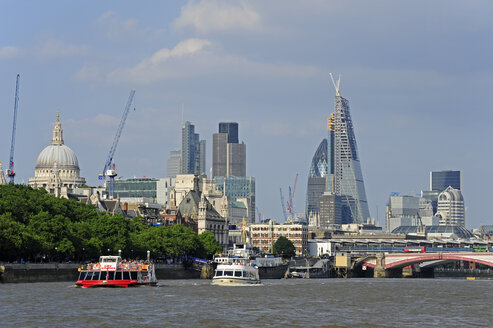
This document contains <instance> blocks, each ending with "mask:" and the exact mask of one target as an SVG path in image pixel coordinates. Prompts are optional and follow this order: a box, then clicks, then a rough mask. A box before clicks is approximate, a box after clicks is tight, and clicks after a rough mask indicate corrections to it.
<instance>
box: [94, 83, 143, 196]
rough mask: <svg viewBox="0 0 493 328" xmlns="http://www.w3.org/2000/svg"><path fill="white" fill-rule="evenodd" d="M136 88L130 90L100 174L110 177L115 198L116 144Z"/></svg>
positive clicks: (102, 177) (111, 190)
mask: <svg viewBox="0 0 493 328" xmlns="http://www.w3.org/2000/svg"><path fill="white" fill-rule="evenodd" d="M134 95H135V90H132V91H130V95H129V96H128V100H127V104H126V105H125V109H124V110H123V115H122V119H121V121H120V125H119V126H118V129H117V130H116V135H115V139H114V140H113V144H112V145H111V148H110V152H109V154H108V159H107V160H106V164H104V169H103V173H102V174H100V175H99V179H100V180H103V179H104V178H105V177H109V178H110V188H109V189H110V197H111V198H113V193H114V187H115V177H116V176H117V174H116V168H115V164H114V163H113V156H114V155H115V151H116V146H118V141H119V140H120V136H121V135H122V130H123V126H124V125H125V122H126V120H127V116H128V111H129V110H130V105H131V104H132V101H133V99H134Z"/></svg>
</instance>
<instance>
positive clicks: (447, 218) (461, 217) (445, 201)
mask: <svg viewBox="0 0 493 328" xmlns="http://www.w3.org/2000/svg"><path fill="white" fill-rule="evenodd" d="M436 215H437V216H438V217H439V218H440V225H454V226H461V227H464V226H465V225H466V214H465V209H464V197H462V193H461V192H460V190H459V189H455V188H453V187H450V186H448V187H447V188H446V189H445V190H444V191H442V192H441V193H440V195H438V209H437V214H436Z"/></svg>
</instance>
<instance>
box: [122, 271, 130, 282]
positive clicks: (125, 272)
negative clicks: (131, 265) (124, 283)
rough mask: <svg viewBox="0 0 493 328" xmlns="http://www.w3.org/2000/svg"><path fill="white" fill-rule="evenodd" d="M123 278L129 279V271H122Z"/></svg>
mask: <svg viewBox="0 0 493 328" xmlns="http://www.w3.org/2000/svg"><path fill="white" fill-rule="evenodd" d="M123 280H130V272H128V271H123Z"/></svg>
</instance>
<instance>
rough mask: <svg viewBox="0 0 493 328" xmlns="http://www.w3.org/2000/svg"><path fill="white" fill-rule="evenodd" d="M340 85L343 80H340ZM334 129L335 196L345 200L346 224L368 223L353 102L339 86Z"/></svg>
mask: <svg viewBox="0 0 493 328" xmlns="http://www.w3.org/2000/svg"><path fill="white" fill-rule="evenodd" d="M339 81H340V80H339ZM333 128H334V148H333V156H334V182H333V186H334V193H335V194H336V195H340V196H341V201H342V204H343V223H364V222H366V220H367V219H368V218H369V217H370V211H369V209H368V202H367V200H366V191H365V184H364V182H363V174H362V171H361V164H360V159H359V156H358V150H357V146H356V137H355V135H354V128H353V123H352V120H351V114H350V111H349V101H348V100H347V99H346V98H343V97H342V96H341V95H340V92H339V82H338V83H337V86H336V96H335V112H334V118H333Z"/></svg>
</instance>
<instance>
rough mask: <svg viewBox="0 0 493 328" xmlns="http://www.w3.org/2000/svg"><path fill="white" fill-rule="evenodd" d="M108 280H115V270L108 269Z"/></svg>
mask: <svg viewBox="0 0 493 328" xmlns="http://www.w3.org/2000/svg"><path fill="white" fill-rule="evenodd" d="M108 280H115V271H108Z"/></svg>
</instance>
